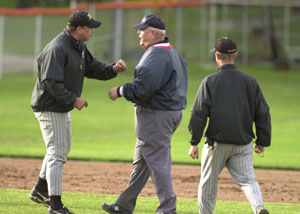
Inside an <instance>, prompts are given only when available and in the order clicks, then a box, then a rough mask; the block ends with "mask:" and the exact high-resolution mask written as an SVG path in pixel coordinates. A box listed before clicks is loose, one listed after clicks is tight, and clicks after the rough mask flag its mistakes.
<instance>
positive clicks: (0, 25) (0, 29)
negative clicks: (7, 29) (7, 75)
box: [0, 15, 4, 79]
mask: <svg viewBox="0 0 300 214" xmlns="http://www.w3.org/2000/svg"><path fill="white" fill-rule="evenodd" d="M3 40H4V15H0V79H2V77H3Z"/></svg>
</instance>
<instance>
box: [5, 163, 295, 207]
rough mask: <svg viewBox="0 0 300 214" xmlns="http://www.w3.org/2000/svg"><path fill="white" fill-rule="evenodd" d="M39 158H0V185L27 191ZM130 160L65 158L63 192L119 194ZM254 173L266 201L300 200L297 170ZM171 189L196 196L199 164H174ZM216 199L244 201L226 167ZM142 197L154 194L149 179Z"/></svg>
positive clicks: (290, 201)
mask: <svg viewBox="0 0 300 214" xmlns="http://www.w3.org/2000/svg"><path fill="white" fill-rule="evenodd" d="M41 164H42V160H39V159H14V158H0V188H8V189H9V188H10V189H26V190H30V189H31V188H32V187H33V186H34V185H35V184H36V181H37V179H38V175H39V170H40V167H41ZM131 167H132V165H131V164H130V163H99V162H87V161H68V162H67V163H66V164H65V166H64V175H63V191H67V192H86V193H104V194H114V195H118V194H120V193H121V191H122V190H124V188H125V187H126V186H127V184H128V181H129V176H130V173H131ZM255 174H256V177H257V180H258V182H259V184H260V187H261V190H262V193H263V198H264V201H265V202H282V203H300V171H287V170H262V169H256V170H255ZM172 175H173V184H174V191H175V193H176V195H177V197H179V198H193V199H197V189H198V182H199V178H200V166H185V165H173V168H172ZM218 188H219V190H218V200H229V201H246V197H245V196H244V194H243V193H242V192H241V190H240V189H239V187H238V186H237V185H236V184H235V183H234V182H233V180H232V178H231V177H230V174H229V173H228V171H227V170H226V169H224V170H223V172H222V173H221V175H220V178H219V187H218ZM141 196H155V189H154V186H153V183H152V182H151V179H149V182H148V184H147V185H146V187H145V188H144V190H143V191H142V193H141Z"/></svg>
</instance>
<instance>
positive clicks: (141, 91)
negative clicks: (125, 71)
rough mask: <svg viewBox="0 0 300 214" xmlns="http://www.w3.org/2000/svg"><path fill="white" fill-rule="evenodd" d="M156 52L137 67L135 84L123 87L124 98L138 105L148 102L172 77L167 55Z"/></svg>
mask: <svg viewBox="0 0 300 214" xmlns="http://www.w3.org/2000/svg"><path fill="white" fill-rule="evenodd" d="M159 51H163V50H155V51H153V52H152V53H150V54H149V55H148V56H147V57H146V58H145V59H144V63H141V64H140V65H138V66H137V67H136V70H135V79H134V81H133V83H127V84H125V85H123V95H124V97H125V98H126V99H127V100H129V101H131V102H133V103H136V104H141V103H144V102H146V101H147V100H148V99H149V98H150V97H151V96H152V95H153V94H155V93H156V92H157V91H158V90H159V89H160V88H161V87H162V86H163V85H164V84H165V83H166V82H167V81H168V79H169V76H170V72H171V69H170V60H169V58H166V57H168V55H167V54H160V53H159Z"/></svg>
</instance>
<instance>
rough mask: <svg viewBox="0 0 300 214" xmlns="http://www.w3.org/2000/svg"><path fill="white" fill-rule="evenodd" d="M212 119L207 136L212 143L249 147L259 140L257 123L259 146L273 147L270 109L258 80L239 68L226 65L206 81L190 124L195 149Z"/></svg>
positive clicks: (197, 97)
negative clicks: (251, 143) (271, 144)
mask: <svg viewBox="0 0 300 214" xmlns="http://www.w3.org/2000/svg"><path fill="white" fill-rule="evenodd" d="M208 117H209V125H208V128H207V130H206V133H205V136H206V137H208V138H210V139H212V140H215V141H217V142H220V143H228V144H238V145H246V144H248V143H250V142H251V141H252V139H253V138H255V136H254V133H253V129H252V126H253V122H254V123H255V127H256V136H257V139H256V144H257V145H260V146H270V142H271V119H270V112H269V106H268V105H267V103H266V100H265V99H264V96H263V94H262V92H261V90H260V88H259V86H258V83H257V82H256V80H255V79H254V78H253V77H252V76H250V75H248V74H245V73H243V72H240V71H239V70H238V69H237V68H236V67H235V65H232V64H227V65H223V66H221V67H219V68H218V70H217V71H216V72H215V73H214V74H212V75H210V76H208V77H206V78H205V79H204V80H203V81H202V83H201V85H200V88H199V90H198V93H197V96H196V99H195V102H194V106H193V108H192V115H191V119H190V123H189V130H190V132H191V134H192V139H191V141H190V142H191V144H192V145H197V144H198V143H199V142H200V140H201V137H202V134H203V131H204V128H205V125H206V121H207V118H208Z"/></svg>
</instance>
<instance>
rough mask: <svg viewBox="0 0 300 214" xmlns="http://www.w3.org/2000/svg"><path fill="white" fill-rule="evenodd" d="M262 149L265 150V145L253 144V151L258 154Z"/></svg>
mask: <svg viewBox="0 0 300 214" xmlns="http://www.w3.org/2000/svg"><path fill="white" fill-rule="evenodd" d="M264 150H265V147H263V146H259V145H256V144H255V145H254V151H255V152H256V153H258V154H260V153H263V152H264Z"/></svg>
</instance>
